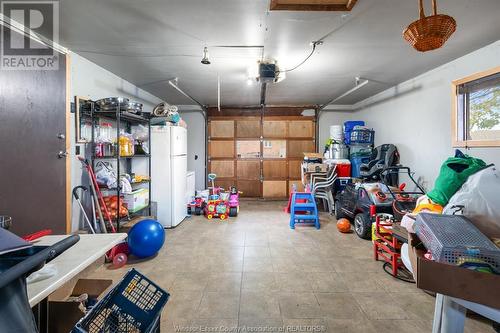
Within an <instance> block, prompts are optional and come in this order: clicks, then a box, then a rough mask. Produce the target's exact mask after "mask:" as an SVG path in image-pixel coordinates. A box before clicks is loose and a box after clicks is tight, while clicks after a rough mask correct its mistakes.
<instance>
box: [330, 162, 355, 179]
mask: <svg viewBox="0 0 500 333" xmlns="http://www.w3.org/2000/svg"><path fill="white" fill-rule="evenodd" d="M333 163H334V164H335V165H336V166H337V168H336V169H335V171H336V172H337V177H351V161H349V160H347V159H342V160H333Z"/></svg>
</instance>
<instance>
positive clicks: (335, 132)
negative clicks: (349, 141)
mask: <svg viewBox="0 0 500 333" xmlns="http://www.w3.org/2000/svg"><path fill="white" fill-rule="evenodd" d="M330 139H333V140H335V141H340V142H342V141H343V140H344V131H343V129H342V125H332V126H330Z"/></svg>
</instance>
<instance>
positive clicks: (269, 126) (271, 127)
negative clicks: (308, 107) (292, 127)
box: [262, 120, 287, 139]
mask: <svg viewBox="0 0 500 333" xmlns="http://www.w3.org/2000/svg"><path fill="white" fill-rule="evenodd" d="M262 132H263V134H262V136H263V137H264V139H266V138H285V137H286V136H287V122H286V121H279V120H264V122H263V123H262Z"/></svg>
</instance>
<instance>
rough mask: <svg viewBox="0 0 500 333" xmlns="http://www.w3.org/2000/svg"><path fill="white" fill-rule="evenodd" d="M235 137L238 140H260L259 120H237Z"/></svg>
mask: <svg viewBox="0 0 500 333" xmlns="http://www.w3.org/2000/svg"><path fill="white" fill-rule="evenodd" d="M236 136H237V137H238V138H260V120H237V121H236Z"/></svg>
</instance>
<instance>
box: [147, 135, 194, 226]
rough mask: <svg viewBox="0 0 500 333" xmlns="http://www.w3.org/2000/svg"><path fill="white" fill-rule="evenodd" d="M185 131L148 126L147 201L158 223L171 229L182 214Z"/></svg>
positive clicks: (184, 180)
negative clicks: (149, 164) (156, 215)
mask: <svg viewBox="0 0 500 333" xmlns="http://www.w3.org/2000/svg"><path fill="white" fill-rule="evenodd" d="M186 177H187V130H186V129H185V128H184V127H179V126H153V127H151V178H152V183H151V185H152V186H151V200H152V201H155V202H156V203H157V206H158V207H157V211H158V213H157V214H158V222H160V223H161V224H162V225H163V227H165V228H173V227H175V226H177V225H178V224H179V223H181V222H182V220H184V218H185V217H186V212H187V206H186Z"/></svg>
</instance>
